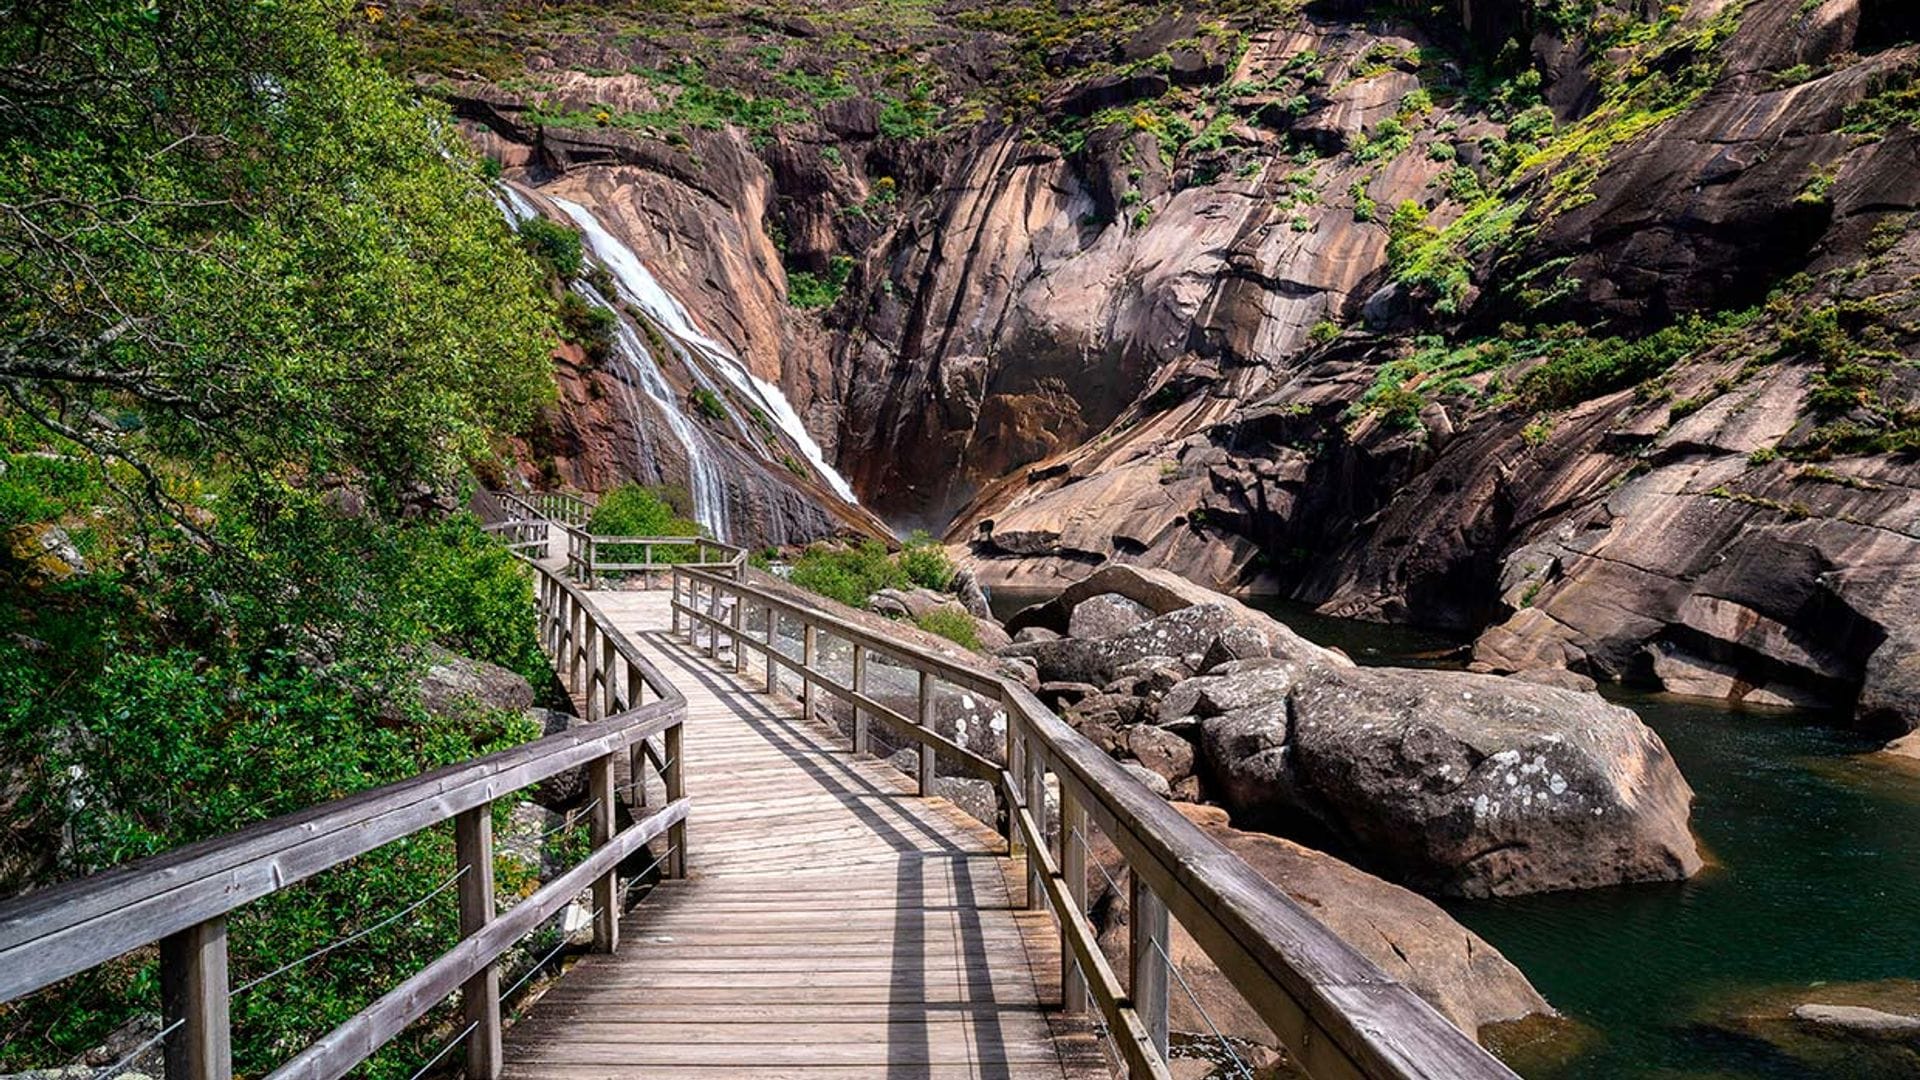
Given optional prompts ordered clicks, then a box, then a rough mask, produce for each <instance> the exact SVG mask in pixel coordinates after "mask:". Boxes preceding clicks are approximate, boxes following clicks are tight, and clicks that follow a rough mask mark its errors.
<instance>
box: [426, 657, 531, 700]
mask: <svg viewBox="0 0 1920 1080" xmlns="http://www.w3.org/2000/svg"><path fill="white" fill-rule="evenodd" d="M420 704H421V705H422V706H424V707H425V708H426V710H427V711H428V712H430V713H432V714H434V715H435V716H461V715H466V714H468V713H469V712H470V711H471V710H473V709H476V708H477V709H481V710H485V711H489V712H495V711H504V712H524V711H526V710H527V709H530V708H532V707H533V686H532V684H530V683H528V682H527V680H526V679H524V678H522V677H521V676H520V675H518V674H516V673H515V672H512V671H508V670H507V669H506V668H503V667H501V666H500V665H498V664H490V663H488V662H486V661H485V660H475V659H474V658H472V657H470V656H461V655H459V654H457V653H451V652H448V651H446V650H445V649H435V650H434V651H433V652H432V654H431V655H430V656H429V657H428V658H427V665H426V668H425V669H424V670H423V671H422V672H421V674H420Z"/></svg>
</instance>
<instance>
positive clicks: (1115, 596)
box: [1067, 593, 1154, 640]
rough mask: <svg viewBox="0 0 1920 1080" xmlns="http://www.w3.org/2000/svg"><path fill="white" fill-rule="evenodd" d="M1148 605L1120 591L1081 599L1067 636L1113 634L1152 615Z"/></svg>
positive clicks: (1100, 636) (1131, 627)
mask: <svg viewBox="0 0 1920 1080" xmlns="http://www.w3.org/2000/svg"><path fill="white" fill-rule="evenodd" d="M1153 615H1154V612H1153V610H1152V609H1151V608H1149V607H1147V606H1146V605H1145V604H1141V603H1138V602H1136V601H1133V600H1129V599H1127V598H1126V597H1124V596H1121V595H1120V594H1119V593H1103V594H1101V595H1099V596H1094V597H1090V598H1088V599H1086V600H1083V601H1081V602H1080V603H1079V604H1078V605H1076V606H1075V607H1074V609H1073V615H1072V616H1071V617H1070V618H1069V619H1068V620H1067V636H1068V637H1074V638H1081V639H1083V640H1086V639H1092V638H1105V637H1113V636H1114V635H1116V634H1123V633H1125V632H1127V631H1128V630H1131V629H1133V628H1134V627H1136V626H1139V625H1140V624H1141V623H1144V622H1146V621H1147V620H1148V619H1151V618H1153Z"/></svg>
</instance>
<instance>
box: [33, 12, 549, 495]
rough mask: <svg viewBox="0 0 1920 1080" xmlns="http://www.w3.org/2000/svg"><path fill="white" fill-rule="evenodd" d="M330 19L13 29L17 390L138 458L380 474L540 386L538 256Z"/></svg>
mask: <svg viewBox="0 0 1920 1080" xmlns="http://www.w3.org/2000/svg"><path fill="white" fill-rule="evenodd" d="M342 15H343V9H342V8H341V7H340V6H338V5H336V4H333V3H328V2H323V0H275V2H272V3H266V2H256V0H207V2H203V3H191V4H182V3H168V4H142V3H124V2H119V0H65V2H61V0H55V2H53V3H48V4H44V5H30V6H28V7H26V8H25V9H18V10H15V11H14V12H12V13H11V14H10V16H9V18H8V19H7V20H6V21H5V23H4V24H3V25H0V160H4V161H5V162H6V163H7V164H6V167H5V168H4V169H0V280H3V281H4V285H5V288H4V290H0V389H3V390H4V392H5V397H6V399H7V400H8V401H9V402H10V404H11V406H12V407H13V408H14V409H17V410H19V411H20V412H22V413H24V414H26V415H29V416H31V417H33V418H35V419H36V420H37V421H38V422H40V423H41V424H43V425H44V426H46V427H47V428H49V429H52V430H56V431H59V432H60V433H62V434H64V435H66V436H68V437H70V438H72V439H73V440H75V441H76V442H79V443H81V444H83V445H85V446H87V447H89V448H90V449H92V450H94V451H96V452H100V453H104V454H106V455H108V456H111V457H115V458H119V459H123V460H129V461H133V462H137V463H139V464H141V465H142V466H146V465H147V464H149V463H150V462H151V460H152V459H153V458H154V457H155V456H158V455H168V456H173V457H176V458H182V459H191V460H199V461H211V460H215V459H225V460H229V461H236V462H240V463H243V464H244V465H245V466H246V467H250V468H256V469H270V468H275V467H297V468H298V469H301V470H305V471H308V472H314V473H331V472H341V471H351V472H353V473H355V474H357V475H359V476H362V477H364V478H365V479H366V481H367V482H368V483H369V485H370V486H371V487H372V489H373V490H374V493H375V494H376V496H380V497H386V496H389V495H390V494H392V493H394V492H396V491H399V490H401V489H403V488H404V487H405V486H406V485H409V484H414V483H418V482H421V481H444V480H445V479H446V478H448V477H449V476H451V475H453V474H454V473H455V472H456V471H457V470H458V469H459V468H460V467H461V466H462V465H463V464H464V461H465V460H466V459H468V458H470V457H472V456H474V455H478V454H481V453H484V452H485V451H486V450H487V445H488V441H487V436H488V434H489V431H490V429H493V428H500V427H515V426H517V425H518V424H520V423H521V422H522V421H523V420H524V419H525V418H526V417H527V416H528V415H529V412H530V410H531V408H532V407H533V406H534V405H535V404H536V403H537V402H538V401H540V400H541V399H542V397H543V396H544V395H546V394H548V393H549V392H550V385H551V380H550V378H549V377H548V376H547V375H546V372H545V365H544V364H543V363H541V362H540V360H541V357H542V355H543V354H544V352H545V349H546V346H547V342H546V333H547V330H548V328H549V322H550V316H549V315H548V314H547V309H548V307H549V302H548V301H547V300H545V299H544V298H543V296H542V294H541V292H540V291H539V284H540V275H539V274H538V273H537V271H536V270H535V269H534V264H533V261H532V256H530V255H528V254H527V253H526V252H524V251H523V250H521V249H520V248H519V247H518V246H517V245H516V244H514V243H513V242H512V240H511V237H510V235H509V234H508V232H507V230H506V229H505V228H504V226H503V223H502V222H501V220H500V218H499V216H498V215H497V213H495V211H494V210H493V209H492V208H491V207H490V206H489V205H488V203H487V202H486V200H485V199H484V198H482V194H483V192H482V188H481V183H482V180H481V176H480V172H479V170H478V169H477V168H476V167H474V166H473V164H472V158H471V155H470V154H468V153H467V152H465V151H463V150H462V149H461V148H460V147H459V145H458V143H457V141H456V135H455V133H454V131H453V129H452V126H451V124H449V123H448V122H447V118H446V117H445V115H444V113H442V112H441V111H439V110H437V109H434V108H430V107H427V106H424V105H422V104H421V103H419V102H417V101H416V100H414V99H413V98H412V97H411V96H410V95H409V93H408V92H407V91H406V89H405V88H404V87H403V86H402V85H401V84H399V83H398V82H396V81H395V80H393V79H391V78H390V77H388V76H386V75H385V74H384V73H383V72H382V71H381V70H380V69H379V68H378V67H377V66H376V65H375V64H373V63H372V62H371V61H370V60H369V59H368V58H367V57H366V56H365V54H364V52H363V50H362V49H361V48H360V47H359V46H358V45H357V44H356V43H354V42H353V41H351V40H349V39H347V38H345V37H343V36H342V35H341V34H340V33H339V27H338V25H337V23H338V20H339V19H340V18H341V17H342ZM145 479H146V480H147V483H146V485H145V486H146V488H147V491H146V494H147V495H148V496H149V497H152V498H156V499H157V498H159V497H160V496H161V485H160V484H159V483H158V481H157V480H155V479H153V478H152V477H146V478H145Z"/></svg>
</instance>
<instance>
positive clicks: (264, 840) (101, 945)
mask: <svg viewBox="0 0 1920 1080" xmlns="http://www.w3.org/2000/svg"><path fill="white" fill-rule="evenodd" d="M528 510H529V511H532V510H533V507H532V506H531V505H530V504H529V505H528ZM536 513H537V512H536ZM513 516H515V517H519V516H521V515H520V514H515V515H513ZM546 521H547V519H546V518H545V517H543V516H539V517H534V518H528V519H524V520H521V521H520V522H518V523H517V524H514V526H513V527H512V528H509V529H495V530H492V531H496V532H500V533H505V534H506V536H505V538H506V539H508V541H509V543H514V544H525V545H529V546H530V545H531V544H532V543H533V535H534V534H535V533H536V532H537V533H539V534H540V539H541V542H544V534H545V529H546ZM516 534H517V535H516ZM533 572H534V575H535V586H536V587H535V593H536V596H537V603H538V605H539V614H540V618H539V633H540V639H541V643H542V645H543V646H544V647H545V649H546V650H547V653H548V655H549V657H551V658H552V659H553V661H554V670H555V671H556V673H558V675H559V676H560V678H561V679H562V680H563V681H564V682H566V684H567V686H568V689H569V690H570V691H572V692H573V693H574V694H576V695H578V696H579V697H581V698H584V699H586V701H587V705H588V708H587V712H588V716H587V717H586V719H588V720H589V721H590V722H589V723H587V724H585V725H583V726H581V727H578V728H575V729H573V730H570V731H567V732H565V733H562V734H557V735H550V736H548V737H546V738H543V739H539V740H537V741H534V742H530V743H526V744H524V745H522V746H518V747H515V748H513V749H510V750H505V751H502V752H500V753H496V754H492V755H489V756H487V757H483V758H477V759H475V760H473V761H468V762H465V763H462V764H458V765H452V766H448V767H446V768H443V769H438V770H435V771H433V772H429V773H426V774H423V775H421V776H417V777H414V778H412V779H410V780H403V781H400V782H398V783H394V784H389V785H387V786H385V787H381V788H375V789H373V790H370V791H365V792H361V793H359V794H357V795H352V796H348V797H346V798H343V799H338V800H335V801H333V802H329V803H325V804H322V805H319V806H315V807H311V808H309V809H306V810H303V811H299V812H296V813H294V814H291V815H288V816H285V817H281V818H276V819H274V820H271V821H265V822H261V823H260V824H258V825H254V826H251V827H249V828H246V829H243V830H241V831H239V832H236V833H233V834H231V835H228V836H224V837H218V838H215V839H212V840H207V841H203V842H201V843H197V844H191V845H188V846H186V847H182V848H178V849H175V850H173V851H170V852H165V853H163V854H160V855H156V856H153V857H151V858H146V859H141V860H138V861H135V862H132V863H129V864H127V865H125V866H121V867H118V868H115V869H112V870H108V871H105V872H102V873H99V874H95V875H92V876H90V877H86V878H81V879H78V880H75V881H71V882H67V883H64V884H61V885H56V886H52V887H49V888H46V889H42V890H39V891H36V892H33V893H29V894H27V895H25V896H23V897H20V898H18V899H15V900H13V901H10V902H8V903H6V904H4V905H0V1003H4V1002H7V1001H11V1000H14V999H16V998H19V997H21V996H23V995H25V994H29V993H32V992H34V991H36V990H39V989H41V988H44V987H47V986H50V985H52V984H54V983H56V982H58V981H60V980H62V979H65V978H67V977H68V976H71V975H74V974H77V973H79V972H82V971H85V970H87V969H89V968H93V967H96V966H98V965H100V964H103V963H106V962H107V961H110V960H112V959H114V958H116V957H118V956H121V955H123V954H125V953H127V952H129V951H131V950H134V949H137V948H141V947H143V946H146V945H150V944H153V943H155V942H158V943H159V946H160V977H161V997H162V1011H163V1013H164V1016H163V1021H162V1029H161V1030H162V1031H163V1032H164V1033H166V1034H165V1044H166V1045H165V1055H166V1066H167V1076H168V1077H169V1078H170V1080H229V1078H230V1077H231V1076H232V1075H233V1064H232V1055H231V1049H230V1038H229V1028H228V1020H229V1017H228V1003H229V999H230V993H231V991H230V987H229V982H228V967H227V916H228V915H229V914H231V913H232V912H234V911H235V910H237V909H239V908H241V907H242V906H244V905H246V904H248V903H251V902H253V901H256V900H259V899H260V898H262V897H264V896H267V895H269V894H271V893H274V892H277V891H279V890H282V889H285V888H287V887H289V886H291V885H293V884H295V883H296V882H299V881H302V880H304V879H306V878H309V877H312V876H313V875H315V874H318V873H320V872H322V871H324V870H327V869H329V868H331V867H335V866H339V865H340V864H342V863H344V862H346V861H348V860H350V859H353V858H355V857H357V856H360V855H363V854H366V853H367V852H370V851H373V850H375V849H377V848H380V847H382V846H384V845H386V844H390V843H393V842H394V841H397V840H400V839H402V838H404V837H407V836H410V835H412V834H414V833H418V832H420V831H421V830H424V829H428V828H432V827H435V826H438V825H443V824H445V823H447V822H449V821H451V822H452V823H453V833H454V844H455V847H456V852H457V858H458V862H459V865H460V868H461V869H460V872H459V874H458V896H459V921H460V934H461V940H460V941H459V943H458V944H457V945H455V946H454V947H453V948H451V949H449V950H448V951H447V952H445V953H442V954H441V955H440V956H438V957H436V958H435V959H434V960H432V961H430V962H429V963H428V964H427V965H426V966H425V967H424V968H422V969H421V970H420V971H419V972H418V973H416V974H414V975H413V976H411V977H409V978H408V979H406V980H405V981H403V982H401V983H400V984H399V985H398V986H396V987H394V988H393V989H391V990H389V991H387V992H386V993H385V994H384V995H382V996H381V997H380V998H379V999H378V1000H376V1001H374V1002H373V1003H372V1004H370V1005H368V1006H367V1007H366V1008H365V1009H363V1010H361V1011H360V1012H359V1013H357V1014H356V1015H354V1016H353V1017H352V1018H350V1019H349V1020H347V1021H346V1022H345V1023H343V1024H341V1025H340V1026H339V1027H337V1028H335V1029H334V1030H333V1031H331V1032H329V1033H328V1034H326V1035H325V1036H322V1037H321V1039H320V1040H319V1041H318V1042H315V1043H314V1044H313V1045H311V1046H309V1047H307V1048H306V1049H305V1050H302V1051H301V1052H300V1053H298V1054H296V1055H295V1056H294V1057H293V1058H292V1059H291V1060H289V1061H287V1062H286V1063H285V1064H284V1065H282V1066H280V1067H279V1068H278V1069H276V1070H274V1071H273V1073H272V1074H271V1075H270V1080H296V1078H297V1080H332V1078H335V1077H340V1076H344V1075H346V1074H347V1072H348V1071H350V1070H351V1069H353V1068H354V1067H355V1066H356V1065H358V1064H359V1063H361V1062H362V1061H364V1060H366V1059H367V1058H368V1057H370V1056H372V1055H373V1053H374V1052H375V1051H377V1050H378V1049H379V1048H380V1047H381V1046H383V1045H385V1044H386V1043H387V1042H388V1041H390V1040H391V1039H393V1038H394V1036H396V1035H398V1034H399V1033H400V1032H401V1030H402V1029H404V1028H405V1027H406V1026H407V1025H408V1024H410V1023H412V1022H413V1021H415V1020H417V1019H418V1018H420V1017H421V1016H423V1015H425V1014H426V1013H427V1012H428V1011H429V1010H430V1009H432V1008H433V1007H434V1006H435V1005H437V1004H439V1003H440V1002H441V1001H443V1000H445V999H446V998H448V997H449V995H451V994H453V993H454V992H455V991H459V992H460V995H461V1002H462V1006H461V1007H462V1011H463V1014H464V1015H463V1023H464V1024H465V1026H466V1027H465V1034H464V1035H463V1036H462V1037H461V1038H462V1041H464V1042H465V1044H466V1045H465V1048H466V1075H467V1076H468V1077H470V1078H484V1077H494V1076H498V1075H499V1073H500V1068H501V1034H500V1033H501V1007H500V1006H501V1003H500V980H499V970H498V961H499V960H500V958H501V957H502V955H503V954H505V953H506V952H507V951H508V950H509V949H510V948H512V947H513V946H514V945H515V944H516V943H517V942H518V941H520V939H521V938H523V937H525V936H526V935H527V934H528V933H530V932H532V931H533V930H535V929H536V928H538V927H539V926H540V925H542V924H543V923H545V922H546V921H548V920H549V919H550V918H551V917H552V916H553V915H554V914H556V913H557V912H559V911H560V910H561V909H562V908H563V907H565V906H566V905H567V904H568V903H570V902H572V901H573V900H574V898H576V897H578V896H580V895H581V894H582V893H584V892H589V891H590V892H591V893H592V896H593V906H594V909H595V911H596V914H595V917H594V924H593V938H594V943H593V944H594V948H595V949H596V950H598V951H603V952H611V951H613V950H614V949H615V948H617V947H618V944H619V940H618V939H619V915H620V911H619V902H618V899H617V898H619V897H621V896H622V895H623V894H622V892H621V890H620V889H619V887H618V886H619V883H618V880H617V878H618V874H619V867H620V865H621V864H622V863H623V862H624V861H625V860H627V859H628V858H629V857H631V856H633V855H635V854H636V853H638V852H639V851H640V850H641V849H642V848H643V847H644V846H645V845H647V844H649V843H651V842H653V841H655V840H658V839H660V838H661V837H663V836H664V837H666V838H667V841H668V845H669V846H668V849H667V856H666V859H665V864H666V865H665V872H666V873H667V874H668V875H669V876H676V877H678V876H684V874H685V872H686V851H687V838H686V820H687V811H688V807H689V801H688V799H687V797H686V783H685V778H684V775H683V772H682V769H681V766H680V762H681V760H682V758H683V755H682V753H681V748H682V743H683V738H682V734H683V728H684V724H685V721H686V715H687V709H686V699H685V698H684V697H683V696H682V695H681V693H680V692H679V690H677V689H675V688H674V686H673V684H672V683H670V682H669V681H667V679H666V678H665V677H664V676H663V675H661V673H660V672H659V671H657V670H656V669H655V668H654V667H653V666H652V665H651V664H650V663H648V662H647V660H646V659H645V658H644V657H643V656H642V654H641V653H640V652H639V651H638V650H637V649H635V648H634V647H633V645H632V644H630V643H629V642H628V641H627V640H626V639H625V638H624V637H623V636H622V635H621V634H620V633H619V631H618V630H616V629H615V628H614V627H613V625H612V624H611V623H610V622H608V621H607V620H606V619H605V618H604V617H603V616H602V615H601V614H600V613H599V612H598V611H596V610H594V608H593V606H592V605H591V604H590V603H588V602H587V600H586V598H585V597H584V596H583V595H582V594H581V592H580V591H579V589H578V588H576V587H575V586H574V585H573V584H571V583H569V582H567V581H565V580H563V579H562V578H561V577H559V576H558V575H556V574H554V573H552V572H551V571H549V570H546V569H544V568H542V567H539V566H537V565H536V566H534V567H533ZM649 698H650V699H651V700H648V699H649ZM655 737H658V738H659V739H660V740H661V741H662V742H663V744H664V746H663V747H662V749H661V751H659V752H656V751H655V750H654V748H653V746H652V744H651V742H650V740H652V739H654V738H655ZM620 753H626V754H628V755H629V757H630V766H629V767H630V773H629V775H630V776H631V777H633V779H634V780H635V781H640V780H642V779H643V778H644V776H645V775H646V773H645V769H646V767H647V765H646V763H648V762H651V763H652V766H653V768H654V770H655V771H656V773H657V774H658V775H659V777H660V779H661V782H662V783H663V785H664V787H665V789H666V797H667V801H666V803H665V805H663V806H661V807H660V808H659V809H657V810H655V811H654V812H653V813H651V814H649V815H647V816H645V817H639V818H638V820H636V821H634V822H633V823H632V824H631V825H629V826H628V827H627V828H625V829H623V830H621V831H619V832H617V833H616V832H615V831H614V825H615V814H614V808H615V800H616V792H615V789H614V775H615V770H614V763H615V755H617V754H620ZM583 766H584V767H585V768H586V770H587V774H588V785H589V796H590V797H591V799H592V800H593V801H592V802H591V803H590V804H589V805H590V806H591V807H592V809H591V811H590V813H591V817H590V834H591V844H592V848H591V853H590V854H589V855H588V856H587V857H586V858H585V859H584V860H582V861H581V862H580V863H578V864H577V865H575V866H574V867H572V868H571V869H569V870H567V871H566V872H564V873H562V874H560V875H559V876H557V877H555V878H554V879H553V880H551V881H549V882H547V883H546V884H545V885H543V886H542V887H541V888H540V889H539V890H538V891H536V892H534V893H533V894H532V895H531V896H528V897H526V898H525V899H523V900H521V901H520V902H519V903H517V904H515V905H514V906H513V907H512V908H510V909H508V910H506V911H504V912H499V913H496V912H495V910H494V886H493V836H492V828H493V815H492V806H493V803H494V801H495V800H497V799H500V798H502V797H504V796H507V795H510V794H512V793H514V792H516V791H519V790H521V789H523V788H526V787H529V786H531V785H533V784H536V783H539V782H540V781H542V780H545V779H547V778H549V777H552V776H556V775H558V774H560V773H564V772H568V771H571V770H574V769H578V768H581V767H583ZM628 787H631V788H633V790H634V791H636V792H642V793H643V792H644V788H643V787H638V786H635V785H634V784H632V783H630V784H629V785H628ZM638 801H643V799H636V802H638ZM637 809H638V808H637V807H636V816H637Z"/></svg>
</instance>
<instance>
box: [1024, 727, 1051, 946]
mask: <svg viewBox="0 0 1920 1080" xmlns="http://www.w3.org/2000/svg"><path fill="white" fill-rule="evenodd" d="M1023 742H1024V746H1025V748H1026V761H1025V764H1026V769H1027V772H1026V777H1025V780H1024V784H1025V786H1026V794H1027V814H1028V816H1029V817H1031V818H1033V830H1034V834H1035V835H1034V841H1035V842H1034V843H1033V844H1032V845H1031V846H1029V847H1028V848H1027V906H1028V907H1029V908H1044V907H1046V906H1047V891H1046V885H1045V884H1044V882H1045V879H1046V869H1045V867H1044V865H1043V864H1042V862H1041V858H1042V856H1043V855H1044V854H1045V851H1044V847H1045V845H1046V842H1047V761H1046V756H1045V755H1044V754H1042V753H1041V752H1040V747H1039V746H1038V744H1037V743H1036V742H1035V740H1034V738H1033V732H1032V731H1031V729H1029V730H1028V732H1027V738H1026V739H1025V740H1023Z"/></svg>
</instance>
